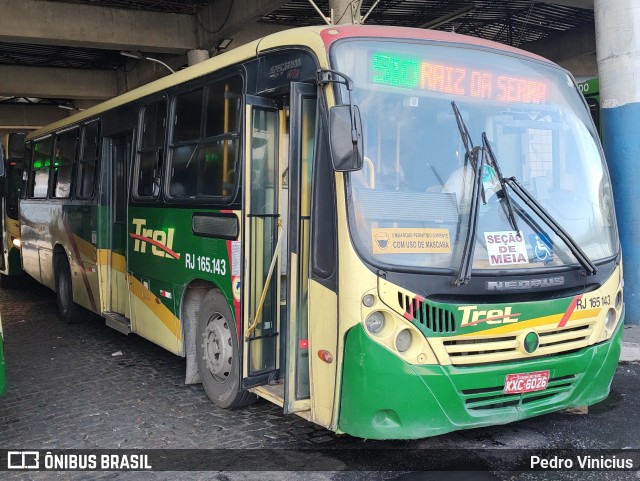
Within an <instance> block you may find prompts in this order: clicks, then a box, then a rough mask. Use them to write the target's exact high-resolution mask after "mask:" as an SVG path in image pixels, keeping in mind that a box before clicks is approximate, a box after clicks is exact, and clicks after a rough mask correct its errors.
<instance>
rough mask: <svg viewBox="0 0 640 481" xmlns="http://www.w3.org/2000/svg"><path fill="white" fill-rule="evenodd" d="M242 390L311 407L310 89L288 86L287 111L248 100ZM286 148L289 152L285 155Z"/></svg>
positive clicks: (287, 405)
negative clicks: (288, 100)
mask: <svg viewBox="0 0 640 481" xmlns="http://www.w3.org/2000/svg"><path fill="white" fill-rule="evenodd" d="M247 103H248V105H247V116H246V119H247V132H249V134H248V139H247V142H248V145H247V158H248V161H247V169H246V172H245V185H247V186H248V188H247V189H246V190H245V205H246V209H247V215H246V223H245V227H244V246H245V253H244V255H245V259H247V261H248V262H247V270H246V272H245V276H244V279H245V280H246V281H245V282H244V304H243V323H242V332H241V336H242V337H243V339H244V351H243V353H244V363H243V383H242V384H243V387H244V388H249V387H256V386H262V385H268V387H265V388H261V390H260V395H261V396H263V397H268V398H270V399H271V400H272V401H274V402H276V403H277V404H280V405H282V406H283V408H284V412H285V413H289V412H297V411H306V410H308V409H309V406H310V403H309V396H310V394H309V357H308V336H307V326H308V305H307V289H308V266H309V242H310V241H309V239H310V235H309V233H310V206H311V169H312V163H313V152H314V146H315V119H316V87H315V85H310V84H302V83H295V82H294V83H292V84H291V98H290V102H289V104H290V108H289V126H290V127H289V130H290V132H289V135H288V143H289V145H287V115H286V108H285V109H280V110H279V109H278V107H277V106H276V105H275V104H273V103H272V102H271V101H269V100H267V99H263V98H255V97H254V98H249V99H248V100H247ZM287 148H288V154H287Z"/></svg>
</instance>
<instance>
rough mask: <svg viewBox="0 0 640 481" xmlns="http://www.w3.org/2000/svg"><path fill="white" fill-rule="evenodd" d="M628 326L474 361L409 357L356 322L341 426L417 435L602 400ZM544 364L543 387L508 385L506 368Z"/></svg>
mask: <svg viewBox="0 0 640 481" xmlns="http://www.w3.org/2000/svg"><path fill="white" fill-rule="evenodd" d="M622 326H623V320H622V319H621V320H620V322H619V323H618V327H617V329H616V332H615V333H614V335H613V336H612V337H611V339H609V340H608V341H606V342H603V343H600V344H596V345H593V346H589V347H587V348H584V349H581V350H579V351H577V352H573V353H570V354H558V355H557V356H553V357H545V358H540V359H529V360H526V361H518V362H510V363H503V364H498V365H484V366H476V367H454V366H439V365H412V364H408V363H406V362H405V361H403V360H402V359H400V358H399V357H397V356H396V355H395V354H393V353H392V352H390V351H388V350H387V349H385V348H384V347H382V346H380V345H379V344H377V343H375V342H374V341H372V340H371V339H370V338H369V337H368V336H367V334H366V333H365V332H364V330H363V328H362V326H361V325H359V326H356V327H354V328H352V329H351V330H350V331H349V332H348V333H347V335H346V341H345V349H344V353H345V355H344V363H343V374H342V392H341V401H340V413H339V418H338V431H340V432H344V433H347V434H350V435H352V436H357V437H361V438H368V439H417V438H422V437H427V436H436V435H438V434H443V433H447V432H450V431H455V430H458V429H468V428H476V427H481V426H489V425H496V424H506V423H509V422H513V421H518V420H521V419H525V418H529V417H532V416H538V415H540V414H545V413H549V412H553V411H558V410H561V409H565V408H569V407H575V406H588V405H591V404H594V403H597V402H599V401H602V400H603V399H605V398H606V397H607V396H608V394H609V388H610V386H611V380H612V378H613V375H614V373H615V370H616V366H617V364H618V359H619V357H620V343H621V338H622V330H623V329H622ZM546 370H548V371H549V384H548V387H547V388H546V389H545V390H543V391H536V392H530V393H525V394H510V395H505V394H504V393H503V392H502V391H503V386H504V382H505V377H506V376H507V375H508V374H517V373H529V372H535V371H546Z"/></svg>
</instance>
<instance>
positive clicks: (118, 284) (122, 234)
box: [104, 132, 133, 334]
mask: <svg viewBox="0 0 640 481" xmlns="http://www.w3.org/2000/svg"><path fill="white" fill-rule="evenodd" d="M132 145H133V132H127V133H125V134H123V135H121V136H118V137H113V138H111V139H110V156H111V170H110V172H109V175H110V183H111V191H110V193H111V196H110V199H109V202H110V205H111V217H110V219H108V220H107V222H108V225H110V229H109V251H108V252H109V259H108V261H107V264H108V279H109V280H108V283H107V285H108V287H107V289H108V292H107V306H106V311H107V312H105V313H104V315H105V319H106V323H107V325H108V326H109V327H112V328H114V329H116V330H118V331H120V332H122V333H123V334H129V332H131V321H130V319H131V313H130V305H129V286H128V284H127V237H128V236H127V203H128V202H127V201H128V198H129V188H128V185H129V175H128V172H129V166H130V165H131V159H132V155H133V147H132Z"/></svg>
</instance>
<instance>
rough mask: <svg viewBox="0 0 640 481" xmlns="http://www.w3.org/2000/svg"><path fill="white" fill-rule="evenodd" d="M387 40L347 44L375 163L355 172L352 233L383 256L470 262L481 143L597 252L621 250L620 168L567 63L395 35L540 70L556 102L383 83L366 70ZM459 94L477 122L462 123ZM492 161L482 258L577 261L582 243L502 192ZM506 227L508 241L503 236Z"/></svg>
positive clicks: (526, 265)
mask: <svg viewBox="0 0 640 481" xmlns="http://www.w3.org/2000/svg"><path fill="white" fill-rule="evenodd" d="M376 44H377V42H375V41H359V42H349V43H345V44H342V45H338V47H337V48H336V51H335V58H336V60H337V63H338V68H340V69H341V70H342V71H345V73H347V74H348V75H350V76H352V77H353V78H354V81H355V85H356V87H355V90H354V100H355V102H356V103H357V104H358V105H359V107H360V111H361V115H362V122H363V129H364V140H365V166H364V168H363V169H362V170H361V171H358V172H354V173H352V174H350V176H349V182H348V188H349V189H350V194H351V195H350V197H349V198H350V199H351V203H350V206H349V209H350V214H351V216H350V218H351V219H352V225H351V230H352V237H353V239H354V242H355V243H356V247H357V249H358V251H359V252H360V254H361V255H363V256H364V257H366V258H368V259H369V261H370V262H372V263H374V264H376V265H379V266H381V267H386V266H396V267H403V266H405V267H409V268H446V269H458V268H459V266H460V262H461V260H462V254H463V251H464V244H465V238H466V237H467V234H468V229H469V219H470V216H471V213H472V212H471V206H472V201H473V184H474V182H473V178H474V164H473V163H471V162H470V161H469V159H470V155H469V154H468V152H470V150H471V149H473V146H480V147H478V148H481V149H484V151H488V150H490V151H491V152H492V153H493V154H494V155H495V156H496V157H497V158H498V159H499V162H500V169H501V171H502V175H503V177H504V178H509V177H512V176H515V177H516V178H517V179H518V180H519V182H521V184H522V186H523V187H525V188H526V190H527V192H528V193H530V194H531V195H532V196H533V197H534V198H535V200H536V201H537V202H538V203H539V204H540V205H541V206H542V207H543V208H544V209H545V210H546V211H547V212H548V214H549V215H550V216H551V217H553V219H555V221H556V222H557V224H559V225H561V226H562V227H563V228H564V229H566V231H567V233H568V234H569V235H570V237H571V238H572V239H574V240H575V244H576V245H579V246H580V247H581V248H582V250H583V251H584V253H585V254H586V256H587V257H588V258H589V259H592V260H598V259H603V258H605V257H609V256H612V255H614V254H615V248H616V247H615V246H616V245H617V242H616V231H615V223H614V214H613V206H612V197H611V192H610V184H609V179H608V174H607V172H606V170H605V169H604V167H603V161H602V157H601V154H600V150H599V147H598V144H597V140H596V135H595V131H594V129H593V127H592V124H591V121H590V118H589V116H588V112H587V111H586V109H585V108H584V105H583V103H582V100H581V98H580V97H579V94H578V92H577V90H576V89H575V86H574V84H573V82H572V81H571V79H570V78H569V77H568V76H567V75H566V74H565V73H564V72H562V71H561V70H559V69H554V68H550V67H548V66H545V65H541V64H538V63H533V62H528V61H524V60H521V59H518V58H514V57H506V56H501V55H496V54H492V53H488V52H478V51H474V52H470V51H467V50H463V49H454V48H442V47H434V46H428V47H427V46H420V45H415V44H414V45H400V44H394V46H393V47H394V49H396V50H399V51H402V54H403V55H409V54H411V55H414V56H415V57H416V58H417V57H420V56H427V54H425V52H428V56H429V58H436V59H437V58H438V57H439V56H440V58H443V59H444V58H446V61H448V62H454V61H456V60H457V61H459V62H460V63H461V64H462V63H464V62H466V64H468V65H471V67H469V68H472V66H473V65H474V63H477V64H481V65H497V67H496V71H498V72H507V73H508V72H511V71H516V72H519V73H518V75H521V76H523V77H524V76H527V78H534V79H538V80H536V82H535V84H536V85H542V84H543V82H544V85H545V89H546V90H545V95H544V102H538V103H534V102H529V103H527V102H528V99H525V100H527V102H525V103H523V102H498V101H496V99H495V98H492V99H482V98H469V96H468V95H467V96H460V95H459V96H456V95H453V94H451V93H446V94H443V93H442V92H430V91H425V89H424V88H423V89H420V88H419V87H420V85H419V82H418V84H417V86H416V87H412V88H406V87H404V86H403V87H402V88H399V87H397V86H395V85H378V84H374V83H372V82H371V81H370V79H371V78H372V77H371V74H370V73H369V77H368V78H367V77H366V75H367V74H366V72H367V71H370V70H371V65H366V62H367V61H368V60H367V59H371V58H372V57H373V56H374V54H372V53H371V52H375V51H376ZM379 48H381V49H382V48H387V49H388V48H389V46H388V45H384V44H382V45H380V47H379ZM405 58H409V57H405ZM347 61H349V62H353V63H352V64H350V65H347ZM484 68H486V67H484ZM363 72H365V73H363ZM374 73H375V70H374ZM532 82H533V81H532ZM521 97H522V95H521V96H520V97H518V99H520V98H521ZM452 101H455V102H456V104H457V106H458V108H459V111H460V120H462V122H463V124H464V125H465V126H466V131H461V130H460V128H459V125H458V121H457V119H456V115H455V113H454V110H452V108H451V102H452ZM483 133H485V135H486V139H484V140H483V138H482V134H483ZM483 142H486V143H487V147H482V146H483ZM465 144H467V145H465ZM492 164H493V163H492V162H487V163H486V165H484V166H483V168H482V173H481V177H482V178H481V186H482V188H481V189H480V190H481V194H483V196H484V199H482V200H481V202H480V205H479V215H478V219H477V234H476V235H475V236H473V237H474V239H473V240H474V245H473V251H474V252H473V264H472V267H473V268H474V269H500V270H503V269H531V268H544V267H553V266H562V265H573V264H577V261H576V257H575V256H574V254H573V253H572V249H570V248H569V247H568V246H567V245H566V244H565V241H563V240H562V239H561V238H559V237H558V236H557V235H556V234H555V233H554V232H553V230H552V228H550V226H549V224H548V223H546V222H545V221H543V220H542V219H541V218H540V217H539V215H538V214H536V212H534V211H533V210H532V209H531V207H530V206H529V205H527V204H526V203H525V202H522V201H521V200H520V199H518V201H517V202H516V201H514V202H513V204H514V205H513V206H512V207H513V209H512V211H513V214H512V215H510V212H509V209H508V208H507V207H508V206H507V205H505V203H504V202H501V201H500V199H501V197H502V195H500V194H501V193H502V192H501V191H502V186H501V182H500V178H499V175H498V174H497V173H496V171H495V169H494V168H493V167H492ZM510 217H511V218H510ZM514 220H515V222H514ZM514 226H518V227H519V229H520V230H519V231H516V230H514ZM502 238H505V239H507V241H505V242H504V243H502V242H497V243H494V242H492V241H493V240H494V239H502ZM508 239H512V240H511V241H509V240H508ZM565 240H566V238H565ZM574 250H575V249H574Z"/></svg>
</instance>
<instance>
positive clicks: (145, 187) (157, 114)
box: [134, 99, 167, 198]
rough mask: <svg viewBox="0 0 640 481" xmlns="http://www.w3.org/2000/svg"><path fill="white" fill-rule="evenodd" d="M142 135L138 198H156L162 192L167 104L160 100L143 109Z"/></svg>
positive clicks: (139, 152)
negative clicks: (161, 181) (161, 180)
mask: <svg viewBox="0 0 640 481" xmlns="http://www.w3.org/2000/svg"><path fill="white" fill-rule="evenodd" d="M140 115H141V117H142V121H141V134H140V147H139V148H138V155H137V162H138V166H137V167H138V168H137V172H138V184H137V186H136V188H135V189H134V193H135V196H136V197H143V198H145V197H146V198H155V197H157V196H158V194H159V192H160V179H161V173H162V164H163V160H164V138H165V127H166V118H167V102H166V100H165V99H161V100H158V101H157V102H154V103H152V104H149V105H146V106H144V107H143V108H142V110H141V112H140Z"/></svg>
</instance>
